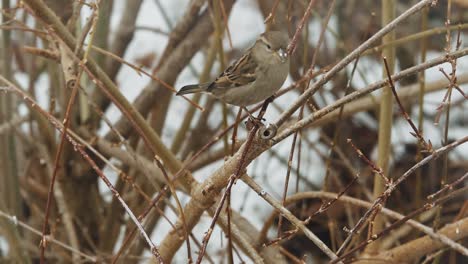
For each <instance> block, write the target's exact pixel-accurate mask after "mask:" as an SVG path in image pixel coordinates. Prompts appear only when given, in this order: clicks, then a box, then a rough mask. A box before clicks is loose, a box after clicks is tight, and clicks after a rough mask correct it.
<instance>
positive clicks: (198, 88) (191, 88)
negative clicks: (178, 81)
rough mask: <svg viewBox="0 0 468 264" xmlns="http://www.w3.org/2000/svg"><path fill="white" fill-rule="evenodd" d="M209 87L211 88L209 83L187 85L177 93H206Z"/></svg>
mask: <svg viewBox="0 0 468 264" xmlns="http://www.w3.org/2000/svg"><path fill="white" fill-rule="evenodd" d="M208 86H209V83H202V84H191V85H186V86H184V87H182V88H181V89H180V90H179V91H178V92H177V93H176V95H183V94H191V93H200V92H205V91H206V89H207V88H208Z"/></svg>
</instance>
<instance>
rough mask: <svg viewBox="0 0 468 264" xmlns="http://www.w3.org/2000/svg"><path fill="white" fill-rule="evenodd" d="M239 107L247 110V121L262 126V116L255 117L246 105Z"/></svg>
mask: <svg viewBox="0 0 468 264" xmlns="http://www.w3.org/2000/svg"><path fill="white" fill-rule="evenodd" d="M241 108H242V109H243V110H244V111H245V112H247V114H248V115H249V120H248V121H247V122H253V123H254V124H256V125H258V126H263V123H262V121H263V120H265V119H264V118H261V119H260V118H258V117H255V116H254V115H253V114H252V113H251V112H250V111H249V109H247V107H245V106H241Z"/></svg>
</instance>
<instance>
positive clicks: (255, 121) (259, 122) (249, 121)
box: [245, 116, 265, 130]
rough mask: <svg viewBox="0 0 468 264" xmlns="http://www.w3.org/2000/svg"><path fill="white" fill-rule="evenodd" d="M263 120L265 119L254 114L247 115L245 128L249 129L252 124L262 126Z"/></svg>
mask: <svg viewBox="0 0 468 264" xmlns="http://www.w3.org/2000/svg"><path fill="white" fill-rule="evenodd" d="M263 121H265V118H261V119H260V118H257V117H254V116H249V118H248V119H247V121H245V126H246V128H247V130H251V129H252V128H253V127H254V126H258V127H264V126H265V125H264V124H263Z"/></svg>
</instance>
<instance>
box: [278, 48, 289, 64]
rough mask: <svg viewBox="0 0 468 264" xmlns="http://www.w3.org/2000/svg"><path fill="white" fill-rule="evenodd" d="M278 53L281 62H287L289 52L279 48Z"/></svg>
mask: <svg viewBox="0 0 468 264" xmlns="http://www.w3.org/2000/svg"><path fill="white" fill-rule="evenodd" d="M277 53H278V56H279V58H280V60H281V62H285V61H286V60H287V59H288V53H287V52H286V51H285V50H283V49H279V50H278V51H277Z"/></svg>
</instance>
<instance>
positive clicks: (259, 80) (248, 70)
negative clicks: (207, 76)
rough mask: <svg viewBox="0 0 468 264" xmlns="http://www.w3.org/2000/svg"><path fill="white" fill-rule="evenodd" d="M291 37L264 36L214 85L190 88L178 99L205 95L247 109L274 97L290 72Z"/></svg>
mask: <svg viewBox="0 0 468 264" xmlns="http://www.w3.org/2000/svg"><path fill="white" fill-rule="evenodd" d="M288 42H289V38H288V35H287V33H284V32H279V31H270V32H265V33H263V34H262V35H261V36H260V37H259V38H258V39H257V41H256V42H255V44H254V45H253V46H252V47H251V48H250V49H248V50H247V51H246V53H245V54H244V55H243V56H242V57H240V58H239V59H238V60H236V61H235V62H233V63H232V64H231V65H230V66H229V67H228V68H226V70H225V71H224V72H223V73H221V74H220V75H219V76H218V78H216V79H215V80H214V81H213V82H209V83H203V84H194V85H187V86H184V87H182V89H180V91H179V92H178V93H177V95H182V94H189V93H197V92H205V93H210V94H212V95H214V96H215V97H217V98H219V99H220V100H222V101H224V102H226V103H228V104H231V105H236V106H241V107H245V106H248V105H251V104H255V103H258V102H261V101H263V100H265V99H267V98H269V97H270V96H272V95H273V94H274V93H275V92H276V91H278V89H279V88H281V85H283V83H284V81H285V80H286V77H287V75H288V72H289V58H288V56H287V53H286V48H287V45H288Z"/></svg>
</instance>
